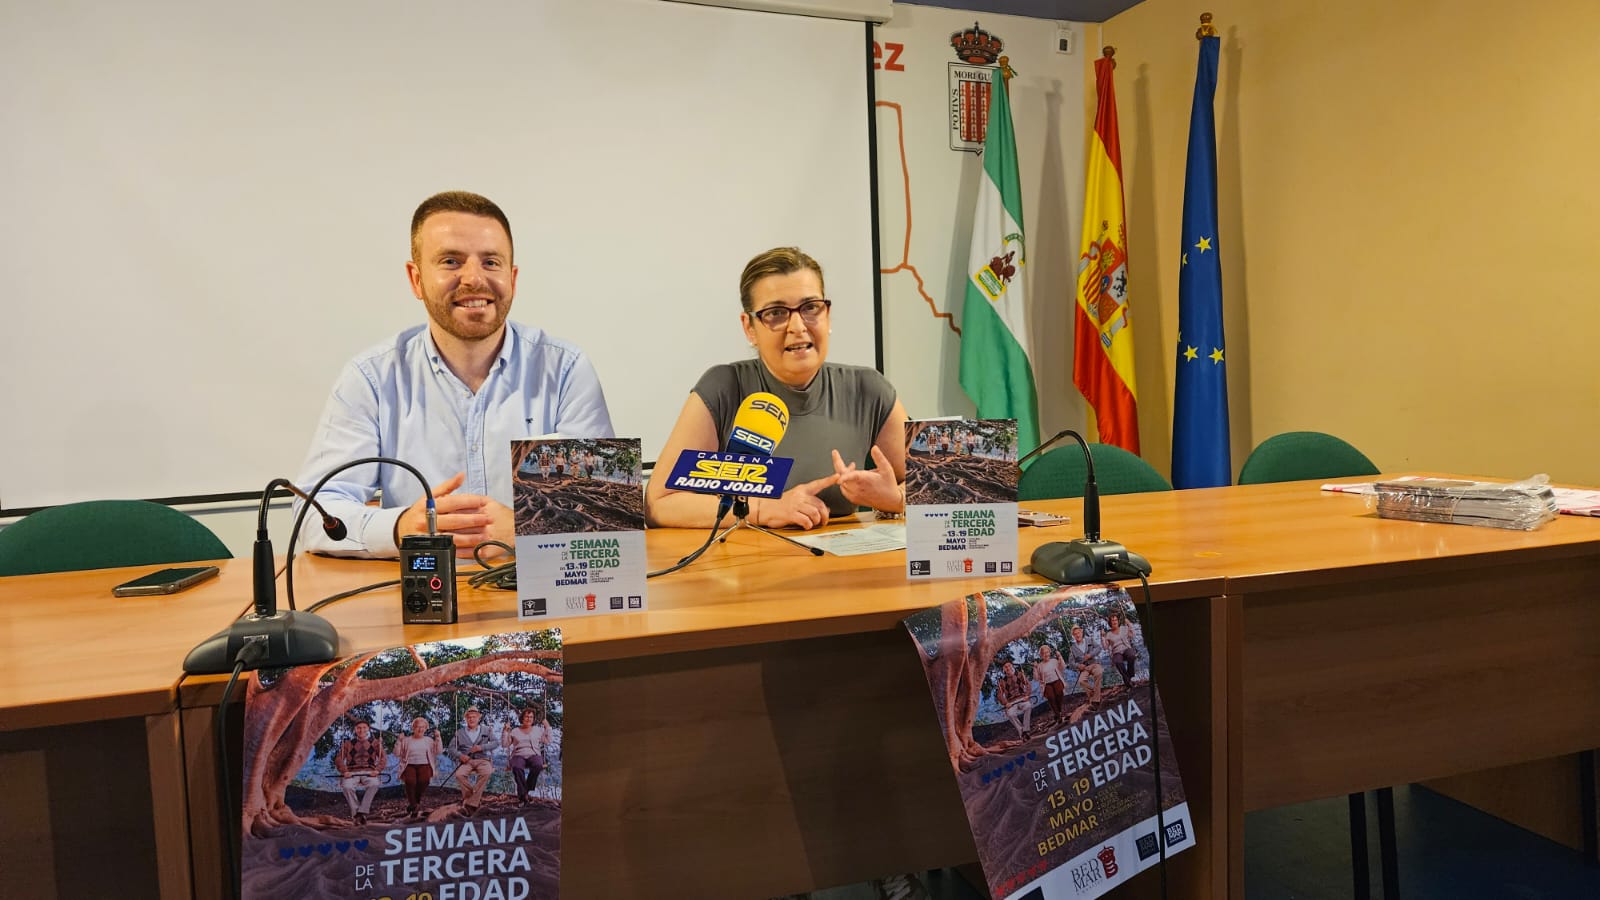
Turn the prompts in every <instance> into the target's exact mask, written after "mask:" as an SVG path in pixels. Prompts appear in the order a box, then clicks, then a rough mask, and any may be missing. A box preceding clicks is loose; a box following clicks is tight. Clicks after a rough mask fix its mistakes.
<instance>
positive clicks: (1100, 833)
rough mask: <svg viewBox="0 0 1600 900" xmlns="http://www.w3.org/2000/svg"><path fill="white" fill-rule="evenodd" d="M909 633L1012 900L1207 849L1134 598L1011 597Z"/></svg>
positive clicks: (1107, 881) (990, 878) (983, 844)
mask: <svg viewBox="0 0 1600 900" xmlns="http://www.w3.org/2000/svg"><path fill="white" fill-rule="evenodd" d="M905 625H906V629H907V630H909V631H910V632H911V636H912V638H913V639H914V640H915V641H916V644H917V649H918V650H919V651H920V655H921V658H922V667H923V671H924V672H925V673H926V675H927V676H928V685H929V687H930V689H931V690H932V692H933V705H934V709H935V710H936V712H937V714H938V719H939V727H940V730H941V732H942V736H943V737H944V742H945V748H946V750H947V751H948V753H949V757H950V765H951V767H952V768H953V769H954V770H955V776H956V782H957V785H958V787H959V788H960V791H961V799H962V802H963V803H964V805H965V806H966V809H967V821H968V823H969V824H970V825H971V827H972V836H973V840H974V842H975V843H976V844H977V847H978V858H979V861H980V862H981V863H982V864H983V874H984V878H985V880H986V881H987V882H988V887H989V891H990V893H991V894H992V895H993V896H994V897H996V898H997V900H1064V898H1072V900H1088V898H1092V897H1098V896H1100V895H1101V894H1103V893H1105V892H1106V891H1108V890H1110V889H1111V888H1113V887H1115V886H1116V885H1118V884H1121V883H1122V882H1124V881H1126V880H1128V879H1129V878H1132V877H1133V876H1134V875H1135V874H1137V873H1139V872H1140V871H1143V870H1144V869H1147V868H1149V867H1150V866H1153V865H1155V864H1157V862H1159V858H1160V854H1161V847H1162V845H1163V844H1164V845H1165V850H1166V854H1167V855H1168V856H1170V855H1172V854H1174V853H1177V852H1178V851H1180V850H1187V849H1189V848H1190V847H1192V846H1194V823H1193V821H1192V820H1191V819H1190V816H1189V805H1188V803H1186V802H1185V801H1184V797H1183V781H1182V779H1181V778H1180V777H1179V774H1178V763H1177V758H1176V757H1175V755H1174V754H1173V752H1172V741H1171V739H1170V738H1169V736H1168V734H1167V725H1166V718H1165V716H1163V715H1161V702H1160V697H1159V695H1157V694H1156V692H1155V691H1154V690H1153V689H1152V688H1151V685H1150V681H1149V678H1150V656H1149V652H1148V650H1147V648H1146V647H1145V642H1144V633H1143V628H1142V624H1141V622H1140V618H1139V615H1138V613H1137V612H1136V611H1135V610H1134V608H1133V604H1132V602H1130V600H1129V599H1128V594H1127V592H1126V591H1124V590H1122V589H1121V588H1118V587H1113V586H1108V585H1092V586H1083V587H1070V588H1063V587H1060V586H1038V587H1022V588H1004V589H1000V590H994V591H987V592H984V593H980V594H973V595H971V596H969V597H964V598H962V599H960V600H952V601H951V602H949V603H946V604H944V605H943V606H941V607H937V608H934V609H929V610H924V611H922V612H920V613H917V614H915V615H913V616H910V617H908V618H907V619H906V620H905ZM1157 748H1159V752H1158V749H1157ZM1157 759H1159V760H1160V770H1159V771H1160V784H1161V798H1162V799H1161V810H1162V811H1161V814H1160V816H1159V817H1158V815H1157V812H1156V790H1155V784H1156V767H1155V765H1154V762H1155V761H1156V760H1157ZM1161 836H1164V837H1165V840H1164V841H1161ZM1158 842H1160V843H1158Z"/></svg>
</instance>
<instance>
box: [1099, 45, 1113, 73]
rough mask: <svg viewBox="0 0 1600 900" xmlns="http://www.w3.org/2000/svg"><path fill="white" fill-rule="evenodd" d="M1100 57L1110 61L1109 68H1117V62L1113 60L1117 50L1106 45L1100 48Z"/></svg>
mask: <svg viewBox="0 0 1600 900" xmlns="http://www.w3.org/2000/svg"><path fill="white" fill-rule="evenodd" d="M1100 55H1101V56H1103V57H1105V58H1106V59H1109V60H1111V68H1113V69H1115V68H1116V67H1117V61H1116V59H1115V58H1114V57H1115V56H1116V55H1117V48H1115V47H1113V46H1111V45H1110V44H1107V45H1106V46H1104V47H1101V48H1100Z"/></svg>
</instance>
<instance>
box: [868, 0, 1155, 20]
mask: <svg viewBox="0 0 1600 900" xmlns="http://www.w3.org/2000/svg"><path fill="white" fill-rule="evenodd" d="M895 2H896V3H909V4H911V5H913V6H942V7H944V8H945V9H969V10H972V11H973V12H978V13H986V12H987V13H1001V14H1004V15H1013V16H1033V17H1034V18H1036V19H1060V20H1067V21H1072V22H1104V21H1105V20H1107V19H1109V18H1111V17H1112V16H1114V15H1116V14H1117V13H1119V12H1122V11H1123V10H1125V9H1127V8H1129V7H1131V6H1135V5H1137V4H1138V3H1139V0H895Z"/></svg>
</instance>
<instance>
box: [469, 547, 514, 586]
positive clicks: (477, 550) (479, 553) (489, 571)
mask: <svg viewBox="0 0 1600 900" xmlns="http://www.w3.org/2000/svg"><path fill="white" fill-rule="evenodd" d="M485 547H499V548H500V549H501V550H504V551H505V552H506V553H507V554H509V555H510V556H512V557H515V556H516V555H517V548H515V547H513V546H511V545H510V544H508V543H506V542H505V541H484V542H483V543H481V544H479V545H478V546H476V547H473V548H472V561H473V562H475V563H477V564H478V565H479V566H481V567H482V568H483V571H482V572H474V573H472V577H471V578H469V579H467V586H468V587H483V586H484V585H488V586H489V587H492V588H498V589H499V590H502V591H514V590H516V589H517V562H516V559H515V558H513V559H512V561H511V562H506V563H500V564H498V565H490V564H489V563H486V562H484V561H483V548H485Z"/></svg>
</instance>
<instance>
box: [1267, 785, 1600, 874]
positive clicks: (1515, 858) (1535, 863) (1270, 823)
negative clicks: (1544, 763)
mask: <svg viewBox="0 0 1600 900" xmlns="http://www.w3.org/2000/svg"><path fill="white" fill-rule="evenodd" d="M1394 808H1395V832H1396V841H1397V843H1398V845H1399V849H1400V864H1399V868H1400V894H1401V896H1402V897H1405V898H1406V900H1590V898H1600V868H1595V867H1588V866H1585V865H1584V862H1583V855H1582V854H1581V853H1579V852H1578V851H1576V850H1572V849H1569V848H1567V847H1564V846H1562V845H1560V844H1557V843H1555V842H1554V841H1550V840H1546V839H1545V838H1543V837H1540V836H1539V835H1536V834H1534V833H1532V832H1529V831H1524V830H1523V829H1521V828H1518V827H1517V826H1515V825H1512V824H1510V823H1508V822H1505V821H1503V820H1501V819H1497V818H1495V817H1493V816H1490V815H1487V814H1485V813H1482V812H1479V811H1478V810H1475V809H1473V808H1472V807H1470V806H1467V805H1465V804H1463V803H1460V802H1457V801H1455V800H1452V799H1450V798H1449V797H1445V796H1443V795H1441V794H1436V793H1434V792H1433V791H1430V790H1428V789H1427V788H1424V787H1420V786H1417V785H1410V786H1402V787H1397V788H1395V792H1394ZM1367 834H1368V838H1369V840H1370V842H1371V847H1372V850H1371V852H1370V854H1369V856H1368V859H1369V860H1370V865H1371V874H1372V888H1371V890H1372V894H1371V896H1372V897H1373V898H1374V900H1378V898H1381V897H1383V887H1382V884H1381V881H1380V877H1381V875H1380V873H1379V862H1378V844H1377V837H1378V820H1377V801H1376V800H1375V799H1374V795H1372V794H1369V795H1368V799H1367ZM1244 836H1245V858H1244V870H1245V896H1246V898H1248V900H1325V898H1326V900H1335V898H1337V900H1349V898H1350V897H1353V896H1354V887H1353V885H1352V882H1351V873H1350V820H1349V805H1348V802H1347V801H1346V799H1345V798H1344V797H1339V798H1337V799H1333V800H1318V801H1314V802H1312V803H1301V804H1297V805H1294V806H1285V807H1280V808H1278V809H1270V810H1262V811H1261V812H1257V813H1251V814H1249V815H1247V816H1245V819H1244ZM1385 900H1392V898H1385Z"/></svg>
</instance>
